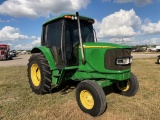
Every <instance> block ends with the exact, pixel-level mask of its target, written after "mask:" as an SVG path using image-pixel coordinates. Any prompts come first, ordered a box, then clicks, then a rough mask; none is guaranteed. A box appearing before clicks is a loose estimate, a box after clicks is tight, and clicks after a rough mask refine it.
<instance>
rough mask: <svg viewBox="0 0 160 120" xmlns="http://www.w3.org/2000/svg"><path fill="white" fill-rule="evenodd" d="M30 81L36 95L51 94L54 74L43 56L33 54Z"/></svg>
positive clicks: (29, 68)
mask: <svg viewBox="0 0 160 120" xmlns="http://www.w3.org/2000/svg"><path fill="white" fill-rule="evenodd" d="M27 71H28V79H29V84H30V87H31V89H32V91H33V92H34V93H36V94H47V93H50V92H51V80H52V77H51V76H52V74H51V70H50V67H49V65H48V62H47V60H46V58H45V56H44V55H43V54H40V53H38V54H33V55H32V56H31V57H30V59H29V63H28V69H27Z"/></svg>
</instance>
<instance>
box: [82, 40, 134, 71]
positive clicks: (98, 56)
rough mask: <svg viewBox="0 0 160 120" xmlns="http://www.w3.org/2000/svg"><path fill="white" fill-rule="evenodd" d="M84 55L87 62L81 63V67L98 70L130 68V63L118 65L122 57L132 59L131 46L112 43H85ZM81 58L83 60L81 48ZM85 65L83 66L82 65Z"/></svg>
mask: <svg viewBox="0 0 160 120" xmlns="http://www.w3.org/2000/svg"><path fill="white" fill-rule="evenodd" d="M83 49H84V56H85V61H86V64H85V65H83V64H81V65H80V66H81V68H84V67H85V69H88V70H91V71H98V72H104V73H108V72H112V71H122V70H126V69H128V70H129V69H130V64H129V65H124V66H123V65H116V61H117V60H118V59H119V58H120V59H121V58H128V59H131V58H132V57H131V47H130V46H126V45H117V44H112V43H102V42H88V43H83ZM79 58H80V59H79V60H80V63H81V61H82V57H81V51H80V48H79ZM82 66H83V67H82Z"/></svg>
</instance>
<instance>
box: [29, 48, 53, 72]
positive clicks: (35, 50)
mask: <svg viewBox="0 0 160 120" xmlns="http://www.w3.org/2000/svg"><path fill="white" fill-rule="evenodd" d="M40 52H42V53H43V54H44V56H45V57H46V59H47V61H48V64H49V66H50V69H51V70H55V69H56V66H55V60H54V58H53V55H52V53H51V51H50V49H49V48H47V47H45V46H40V47H34V48H33V49H32V51H31V53H40Z"/></svg>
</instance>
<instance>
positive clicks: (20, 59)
mask: <svg viewBox="0 0 160 120" xmlns="http://www.w3.org/2000/svg"><path fill="white" fill-rule="evenodd" d="M158 55H160V54H136V53H134V54H132V56H133V58H150V57H154V58H157V56H158ZM29 57H30V55H18V56H17V57H14V58H13V60H6V61H0V67H9V66H27V63H28V59H29Z"/></svg>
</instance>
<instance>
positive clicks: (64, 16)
mask: <svg viewBox="0 0 160 120" xmlns="http://www.w3.org/2000/svg"><path fill="white" fill-rule="evenodd" d="M79 18H80V20H86V21H88V22H90V23H94V19H92V18H89V17H86V16H79ZM59 19H72V20H74V19H76V15H75V14H65V15H60V16H58V17H55V18H52V19H50V20H48V21H46V22H45V23H44V24H43V25H46V24H48V23H51V22H54V21H56V20H59Z"/></svg>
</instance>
